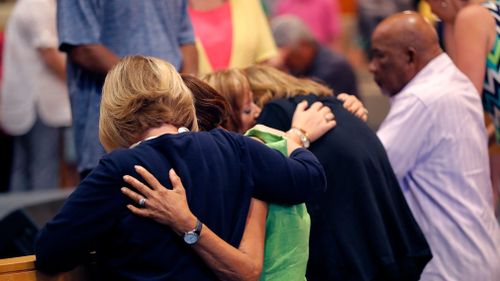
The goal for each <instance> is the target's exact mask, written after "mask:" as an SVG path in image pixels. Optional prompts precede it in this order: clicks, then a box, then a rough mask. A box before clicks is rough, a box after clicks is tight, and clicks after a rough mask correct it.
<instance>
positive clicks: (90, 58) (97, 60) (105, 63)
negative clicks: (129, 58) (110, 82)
mask: <svg viewBox="0 0 500 281" xmlns="http://www.w3.org/2000/svg"><path fill="white" fill-rule="evenodd" d="M69 59H71V60H72V61H73V62H74V63H76V64H78V65H79V66H81V67H83V68H84V69H86V70H87V71H90V72H93V73H96V74H102V75H106V74H107V73H108V71H109V70H110V69H111V68H112V67H113V66H114V65H115V64H116V63H118V61H119V60H120V58H119V57H118V56H117V55H116V54H114V53H113V52H112V51H111V50H110V49H108V48H106V47H105V46H104V45H101V44H91V45H79V46H75V47H73V48H72V49H71V50H70V51H69Z"/></svg>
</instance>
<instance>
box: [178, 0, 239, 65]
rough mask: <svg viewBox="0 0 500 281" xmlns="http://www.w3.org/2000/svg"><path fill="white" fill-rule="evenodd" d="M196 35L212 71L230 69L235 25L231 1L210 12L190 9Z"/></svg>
mask: <svg viewBox="0 0 500 281" xmlns="http://www.w3.org/2000/svg"><path fill="white" fill-rule="evenodd" d="M188 11H189V16H190V17H191V22H192V23H193V28H194V33H195V35H196V37H197V38H198V39H199V40H200V42H201V45H202V46H203V48H204V49H205V53H206V55H207V57H208V61H209V62H210V64H211V66H212V70H214V71H216V70H221V69H226V68H228V67H229V62H230V60H231V49H232V44H233V23H232V20H231V6H230V3H229V1H226V2H224V4H222V5H221V6H219V7H217V8H215V9H213V10H210V11H200V10H195V9H193V8H189V10H188Z"/></svg>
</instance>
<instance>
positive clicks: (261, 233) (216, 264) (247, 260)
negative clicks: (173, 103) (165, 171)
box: [122, 166, 267, 280]
mask: <svg viewBox="0 0 500 281" xmlns="http://www.w3.org/2000/svg"><path fill="white" fill-rule="evenodd" d="M135 169H136V171H137V173H138V174H139V175H141V176H142V177H143V178H144V179H145V180H146V182H147V183H148V184H149V186H150V187H151V188H150V187H148V186H146V185H144V184H143V183H141V182H140V181H138V180H137V179H135V178H133V177H131V176H125V177H124V180H125V181H126V182H127V183H129V184H130V185H131V186H132V187H134V188H135V189H137V191H139V192H140V193H141V194H138V193H136V192H134V191H132V190H130V189H128V188H125V187H124V188H122V192H123V193H124V194H125V195H127V196H128V197H129V198H131V199H132V200H134V201H135V202H141V199H142V200H144V201H143V204H142V205H143V207H142V208H137V207H135V206H133V205H128V206H127V207H128V208H129V210H130V211H131V212H133V213H134V214H136V215H138V216H142V217H147V218H151V219H154V220H155V221H157V222H159V223H161V224H164V225H167V226H169V227H170V228H172V230H174V231H175V232H176V233H177V234H179V235H184V234H185V233H187V232H189V231H191V230H193V229H195V226H196V225H197V224H198V219H197V218H196V216H195V215H194V214H193V213H191V211H190V209H189V206H188V203H187V199H186V192H185V190H184V187H183V185H182V182H181V179H180V178H179V177H178V176H177V174H176V173H175V172H174V170H170V172H169V177H170V180H171V182H172V187H173V189H172V190H169V189H167V188H165V187H164V186H162V185H161V184H160V183H159V182H158V180H157V179H156V178H155V177H154V176H153V175H152V174H151V173H149V172H148V171H147V170H146V169H144V168H143V167H140V166H137V167H136V168H135ZM144 198H145V199H144ZM206 211H207V212H210V210H206ZM266 216H267V204H266V203H264V202H262V201H260V200H256V199H252V201H251V203H250V207H249V210H248V216H247V220H246V225H245V232H244V233H243V238H242V240H241V243H240V246H239V248H238V249H236V248H234V247H233V246H231V245H229V244H228V243H227V242H225V241H224V240H222V239H221V238H220V237H218V236H217V234H215V233H214V232H212V230H210V228H209V227H208V226H207V225H204V224H202V227H201V232H200V234H199V239H198V241H197V242H196V243H195V244H193V245H192V248H193V250H194V251H196V253H197V254H198V255H200V257H201V258H202V259H203V260H204V261H205V263H206V264H207V265H208V266H209V267H210V268H211V269H212V270H213V271H214V273H215V274H216V275H217V277H218V278H220V280H258V279H259V277H260V273H261V272H262V264H263V260H264V239H265V222H266Z"/></svg>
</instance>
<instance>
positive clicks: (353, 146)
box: [258, 95, 431, 281]
mask: <svg viewBox="0 0 500 281" xmlns="http://www.w3.org/2000/svg"><path fill="white" fill-rule="evenodd" d="M302 100H307V101H308V102H309V104H311V103H313V102H315V101H321V102H323V104H324V105H326V106H328V107H330V109H331V110H332V112H333V113H334V114H335V118H336V120H337V126H336V127H335V128H334V129H333V130H331V131H329V132H328V133H326V134H325V135H324V136H323V137H321V138H320V139H318V140H317V141H315V142H314V143H312V144H311V147H310V150H311V152H313V153H314V155H316V156H317V157H318V159H319V161H320V163H321V164H322V165H323V167H324V169H325V173H326V177H327V182H328V184H327V191H326V192H325V193H322V194H320V195H319V196H313V198H312V199H311V200H308V202H306V205H307V210H308V211H309V214H310V216H311V235H310V242H309V246H310V249H309V262H308V267H307V280H309V281H316V280H342V281H351V280H352V281H364V280H366V281H368V280H370V281H373V280H377V281H378V280H384V281H387V280H405V281H411V280H418V279H419V276H420V274H421V272H422V270H423V268H424V266H425V265H426V264H427V262H428V261H429V260H430V258H431V251H430V248H429V245H428V244H427V241H426V240H425V237H424V235H423V233H422V231H421V230H420V228H419V226H418V224H417V222H416V221H415V219H414V218H413V215H412V213H411V210H410V208H409V207H408V205H407V204H406V200H405V198H404V196H403V193H402V191H401V189H400V186H399V183H398V181H397V179H396V176H395V175H394V171H393V170H392V167H391V164H390V162H389V159H388V158H387V154H386V152H385V149H384V147H383V145H382V143H381V142H380V140H379V139H378V138H377V135H376V134H375V133H374V132H373V131H372V130H371V129H370V128H369V127H368V126H367V125H366V123H365V122H363V121H361V120H360V119H359V118H357V117H355V116H354V115H353V114H351V113H349V112H348V111H347V110H345V109H344V107H343V105H342V103H341V102H339V101H338V100H337V99H335V98H324V97H317V96H315V95H307V96H302V97H296V98H292V99H279V100H275V101H272V102H270V103H268V104H267V105H266V106H265V107H264V109H263V110H262V112H261V114H260V117H259V120H258V121H259V123H261V124H265V125H267V126H270V127H272V128H276V129H280V130H286V128H290V125H291V120H292V115H293V112H294V110H295V107H296V105H297V104H298V103H299V102H301V101H302Z"/></svg>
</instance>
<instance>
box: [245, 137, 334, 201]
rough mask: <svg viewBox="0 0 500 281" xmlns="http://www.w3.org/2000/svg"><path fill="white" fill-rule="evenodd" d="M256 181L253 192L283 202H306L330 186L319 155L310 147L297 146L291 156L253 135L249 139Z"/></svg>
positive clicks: (247, 145)
mask: <svg viewBox="0 0 500 281" xmlns="http://www.w3.org/2000/svg"><path fill="white" fill-rule="evenodd" d="M245 142H246V147H247V148H248V153H249V154H250V167H249V169H250V170H251V176H252V180H253V182H254V186H255V189H254V192H253V196H254V197H255V198H258V199H260V200H263V201H267V202H271V203H280V204H299V203H304V202H305V201H307V200H308V199H309V198H311V197H312V196H314V195H316V194H317V193H320V192H323V191H324V190H325V189H326V178H325V172H324V170H323V167H322V166H321V164H320V163H319V161H318V159H317V158H316V157H315V156H314V155H313V154H312V153H311V152H309V151H308V150H306V149H302V148H299V149H296V150H295V151H293V152H292V154H291V155H290V157H289V158H287V157H285V156H284V155H282V154H281V153H280V152H278V151H276V150H273V149H269V148H268V147H266V146H265V145H263V144H262V143H259V142H257V141H255V140H252V139H250V138H246V139H245Z"/></svg>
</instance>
